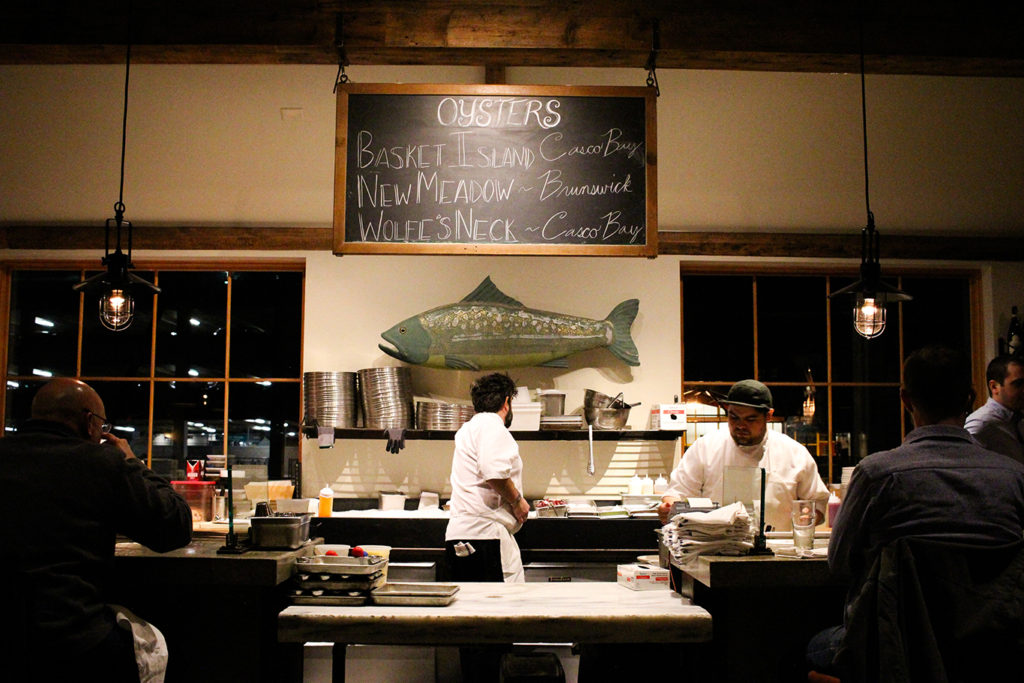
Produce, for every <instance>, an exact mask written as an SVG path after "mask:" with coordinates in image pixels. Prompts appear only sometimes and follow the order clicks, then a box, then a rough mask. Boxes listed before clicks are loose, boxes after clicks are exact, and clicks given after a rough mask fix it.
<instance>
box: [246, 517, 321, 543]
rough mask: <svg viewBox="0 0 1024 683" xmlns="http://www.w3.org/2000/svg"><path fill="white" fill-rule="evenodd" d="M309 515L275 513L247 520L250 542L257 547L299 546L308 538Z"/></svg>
mask: <svg viewBox="0 0 1024 683" xmlns="http://www.w3.org/2000/svg"><path fill="white" fill-rule="evenodd" d="M309 517H310V516H309V515H308V514H305V515H287V514H280V513H279V514H275V515H272V516H270V517H253V518H252V519H251V520H249V524H250V526H249V534H250V535H251V536H252V544H253V545H254V546H256V547H258V548H291V549H295V548H299V547H301V546H302V544H303V543H305V542H306V541H307V540H308V539H309Z"/></svg>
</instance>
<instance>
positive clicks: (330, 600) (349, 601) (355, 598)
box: [292, 595, 369, 605]
mask: <svg viewBox="0 0 1024 683" xmlns="http://www.w3.org/2000/svg"><path fill="white" fill-rule="evenodd" d="M367 600H369V598H368V597H367V596H365V595H293V596H292V604H293V605H365V604H366V602H367Z"/></svg>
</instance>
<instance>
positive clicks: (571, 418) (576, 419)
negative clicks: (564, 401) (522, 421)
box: [540, 415, 583, 429]
mask: <svg viewBox="0 0 1024 683" xmlns="http://www.w3.org/2000/svg"><path fill="white" fill-rule="evenodd" d="M540 428H541V429H583V416H582V415H551V416H548V417H544V416H541V418H540Z"/></svg>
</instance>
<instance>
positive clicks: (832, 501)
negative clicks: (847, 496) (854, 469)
mask: <svg viewBox="0 0 1024 683" xmlns="http://www.w3.org/2000/svg"><path fill="white" fill-rule="evenodd" d="M842 502H843V501H842V500H840V499H839V496H837V495H836V493H835V491H832V492H831V493H829V494H828V525H829V526H830V527H831V526H832V525H834V524H835V523H836V515H837V514H839V504H840V503H842Z"/></svg>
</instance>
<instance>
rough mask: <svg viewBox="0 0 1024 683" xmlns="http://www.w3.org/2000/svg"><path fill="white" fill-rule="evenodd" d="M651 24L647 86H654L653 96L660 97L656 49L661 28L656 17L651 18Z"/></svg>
mask: <svg viewBox="0 0 1024 683" xmlns="http://www.w3.org/2000/svg"><path fill="white" fill-rule="evenodd" d="M651 21H652V24H651V53H650V54H649V55H648V56H647V64H645V65H644V68H645V69H647V87H648V88H654V96H655V97H661V88H660V87H659V86H658V73H657V68H658V50H660V49H661V29H660V27H659V25H658V20H657V19H652V20H651Z"/></svg>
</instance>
